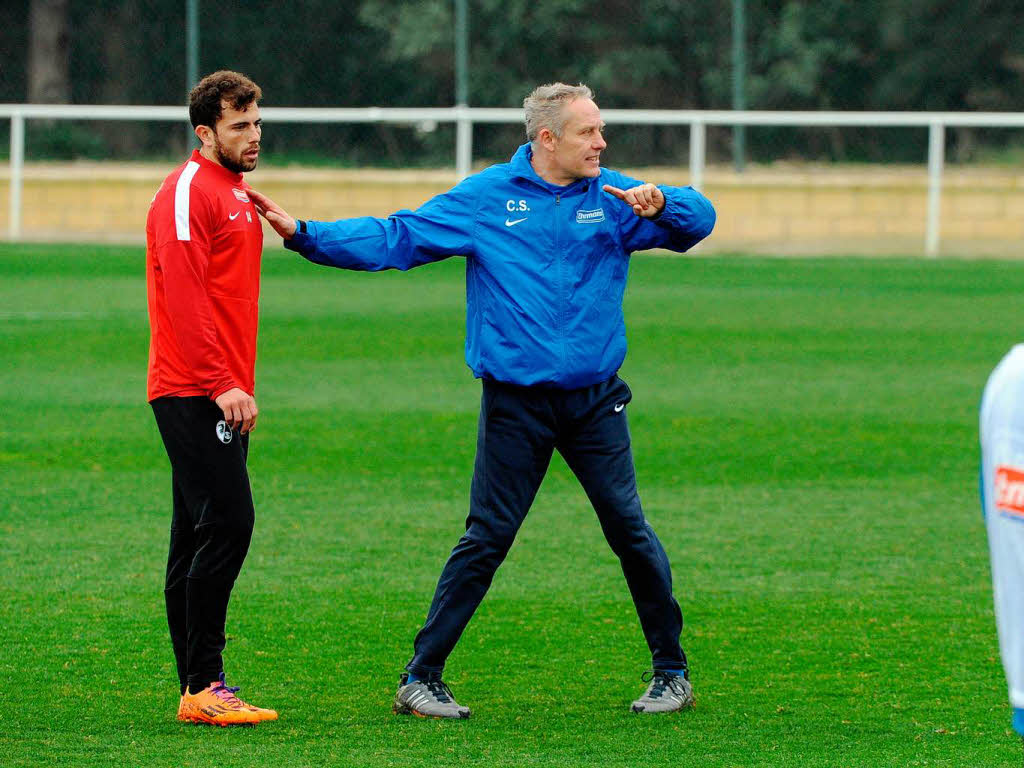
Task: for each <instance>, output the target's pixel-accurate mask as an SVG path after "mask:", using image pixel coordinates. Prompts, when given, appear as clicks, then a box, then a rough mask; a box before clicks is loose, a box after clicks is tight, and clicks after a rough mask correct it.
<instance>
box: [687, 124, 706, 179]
mask: <svg viewBox="0 0 1024 768" xmlns="http://www.w3.org/2000/svg"><path fill="white" fill-rule="evenodd" d="M704 147H705V125H704V123H702V122H701V121H700V120H694V121H693V122H691V123H690V186H691V187H693V188H694V189H696V190H697V191H698V192H700V191H701V190H702V189H703V187H704V154H705V149H704Z"/></svg>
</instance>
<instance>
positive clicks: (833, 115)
mask: <svg viewBox="0 0 1024 768" xmlns="http://www.w3.org/2000/svg"><path fill="white" fill-rule="evenodd" d="M260 112H261V115H262V117H263V119H264V120H265V121H266V122H279V123H393V124H407V125H416V124H419V123H422V122H424V121H433V122H437V123H454V124H455V126H456V132H455V164H456V170H457V173H458V175H459V177H460V178H461V177H464V176H466V175H468V174H469V172H470V166H471V161H472V155H473V125H474V124H476V123H522V121H523V113H522V110H520V109H490V108H483V107H441V108H424V109H405V108H383V107H366V108H354V109H323V108H293V107H267V108H265V109H262V110H260ZM601 115H602V117H603V118H604V120H605V122H606V123H609V124H613V123H618V124H631V125H666V126H668V125H674V126H688V127H689V130H690V180H691V184H692V185H693V186H694V187H696V188H698V189H700V188H701V186H702V185H703V180H704V166H705V154H706V153H705V147H706V141H705V137H706V129H707V126H709V125H714V126H736V125H761V126H790V127H797V128H799V127H811V126H814V127H822V128H827V127H864V128H877V127H894V128H899V127H903V128H914V127H918V128H927V129H928V205H927V213H926V216H927V219H926V222H925V253H926V254H927V255H929V256H935V255H937V254H938V251H939V231H940V225H941V222H940V213H941V198H942V173H943V165H944V155H945V131H946V128H947V127H960V126H969V127H974V128H1024V113H1017V112H1013V113H1001V112H755V111H746V112H734V111H727V110H720V111H700V110H621V109H620V110H617V109H607V110H602V112H601ZM0 119H9V120H10V121H11V152H10V168H11V172H10V185H11V188H10V217H9V230H8V236H9V238H10V239H11V240H18V239H20V237H21V191H22V183H23V170H24V162H25V121H26V120H32V119H43V120H139V121H143V120H154V121H167V122H181V123H183V124H184V123H187V121H188V110H187V109H186V108H185V107H145V106H106V105H49V104H0Z"/></svg>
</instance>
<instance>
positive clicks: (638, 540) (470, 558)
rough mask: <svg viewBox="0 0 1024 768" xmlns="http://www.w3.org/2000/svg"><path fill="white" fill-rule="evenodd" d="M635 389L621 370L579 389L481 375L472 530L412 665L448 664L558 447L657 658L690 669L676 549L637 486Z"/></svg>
mask: <svg viewBox="0 0 1024 768" xmlns="http://www.w3.org/2000/svg"><path fill="white" fill-rule="evenodd" d="M631 398H632V394H631V393H630V391H629V387H627V386H626V383H625V382H624V381H622V380H621V379H620V378H618V377H617V376H614V377H612V378H611V379H609V380H608V381H605V382H602V383H600V384H595V385H593V386H591V387H585V388H583V389H575V390H557V389H546V388H540V387H516V386H512V385H509V384H501V383H498V382H494V381H489V380H487V379H484V380H483V396H482V399H481V405H480V422H479V427H478V433H477V449H476V465H475V468H474V471H473V485H472V490H471V494H470V510H469V518H468V519H467V520H466V533H465V535H463V537H462V538H461V539H460V540H459V543H458V544H457V545H456V546H455V549H453V550H452V553H451V556H450V557H449V558H448V562H447V563H445V566H444V570H443V571H442V572H441V578H440V580H439V581H438V584H437V589H436V591H435V592H434V599H433V601H432V602H431V605H430V610H429V612H428V614H427V620H426V623H425V624H424V625H423V628H422V629H421V630H420V632H419V634H417V635H416V640H415V643H414V650H415V654H414V656H413V658H412V660H411V661H410V662H409V664H408V665H407V666H406V669H407V670H409V671H410V672H412V673H413V674H415V675H417V676H418V677H421V678H427V677H431V676H437V675H439V674H440V673H441V671H442V670H443V668H444V664H445V661H446V659H447V658H448V655H449V654H450V653H451V651H452V649H453V648H454V647H455V644H456V643H457V642H458V640H459V637H460V636H461V635H462V632H463V630H464V629H465V628H466V625H467V624H468V623H469V620H470V618H472V616H473V613H474V612H475V611H476V609H477V606H478V605H479V604H480V601H481V600H482V599H483V597H484V595H485V594H486V593H487V589H488V588H489V587H490V585H491V580H492V578H493V577H494V573H495V571H496V570H497V569H498V566H500V565H501V563H502V562H503V561H504V559H505V556H506V555H507V554H508V550H509V548H510V547H511V546H512V542H513V540H514V539H515V536H516V533H517V532H518V531H519V527H520V525H522V523H523V520H524V519H525V518H526V513H527V512H528V511H529V509H530V505H531V504H532V503H533V499H534V497H535V496H536V494H537V490H538V489H539V488H540V484H541V481H542V480H543V479H544V474H545V473H546V472H547V468H548V463H549V462H550V460H551V455H552V452H553V451H554V450H555V449H557V450H558V452H559V453H561V454H562V457H563V458H564V459H565V461H566V463H567V464H568V465H569V468H570V469H571V470H572V471H573V473H574V474H575V475H576V477H577V479H578V480H579V481H580V484H581V485H582V486H583V489H584V491H586V494H587V496H588V498H589V499H590V502H591V504H592V505H593V506H594V510H595V511H596V512H597V517H598V520H599V521H600V523H601V528H602V530H603V531H604V535H605V539H607V541H608V544H609V545H610V546H611V548H612V550H613V551H614V552H615V554H616V555H617V556H618V558H619V561H620V563H621V565H622V572H623V574H624V575H625V577H626V584H627V585H628V586H629V591H630V593H631V594H632V596H633V603H634V605H635V606H636V611H637V615H638V616H639V617H640V625H641V627H642V629H643V632H644V637H645V638H646V640H647V645H648V647H649V648H650V650H651V655H652V657H653V665H654V668H655V669H686V656H685V655H684V654H683V649H682V648H681V647H680V645H679V634H680V632H681V631H682V627H683V617H682V613H681V612H680V610H679V604H678V603H677V602H676V600H675V598H674V597H673V596H672V573H671V570H670V568H669V562H668V557H667V556H666V555H665V550H664V549H663V548H662V546H661V542H659V541H658V537H657V536H656V535H655V534H654V531H653V530H652V529H651V526H650V525H648V523H647V521H646V519H644V514H643V510H642V509H641V507H640V497H639V495H638V494H637V489H636V475H635V471H634V468H633V454H632V451H631V449H630V438H629V427H628V425H627V423H626V413H625V406H626V403H628V402H629V401H630V399H631Z"/></svg>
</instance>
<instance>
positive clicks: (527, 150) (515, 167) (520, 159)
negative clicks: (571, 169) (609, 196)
mask: <svg viewBox="0 0 1024 768" xmlns="http://www.w3.org/2000/svg"><path fill="white" fill-rule="evenodd" d="M532 159H533V145H532V144H530V142H526V143H525V144H523V145H522V146H520V147H519V149H517V150H516V152H515V154H514V155H512V159H511V161H510V162H509V165H510V166H511V168H512V177H513V178H518V179H524V180H526V181H530V182H533V183H534V184H537V185H539V186H541V187H543V188H544V189H546V190H548V191H549V192H552V193H555V194H564V193H566V192H576V191H577V190H580V189H584V190H585V189H586V188H587V187H589V186H590V182H592V181H594V179H576V181H574V182H573V183H572V184H566V185H565V186H561V185H559V184H552V183H550V182H548V181H544V179H542V178H541V177H540V176H539V175H538V174H537V172H536V171H535V170H533V164H532V163H531V162H530V161H531V160H532Z"/></svg>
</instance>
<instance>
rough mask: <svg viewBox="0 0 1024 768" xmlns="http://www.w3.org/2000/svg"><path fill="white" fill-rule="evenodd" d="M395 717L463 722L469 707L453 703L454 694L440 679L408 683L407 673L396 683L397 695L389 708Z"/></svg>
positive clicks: (467, 715) (467, 714)
mask: <svg viewBox="0 0 1024 768" xmlns="http://www.w3.org/2000/svg"><path fill="white" fill-rule="evenodd" d="M391 709H392V711H394V713H395V714H396V715H416V716H417V717H452V718H456V719H459V720H465V719H466V718H468V717H469V707H463V706H460V705H459V704H458V702H456V701H455V694H453V693H452V689H451V688H449V687H448V686H447V685H446V684H445V683H444V681H443V680H441V678H440V677H437V678H434V679H427V680H417V681H416V682H415V683H410V682H409V675H408V673H403V674H402V677H401V678H400V679H399V682H398V693H396V694H395V703H394V705H392V707H391Z"/></svg>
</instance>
